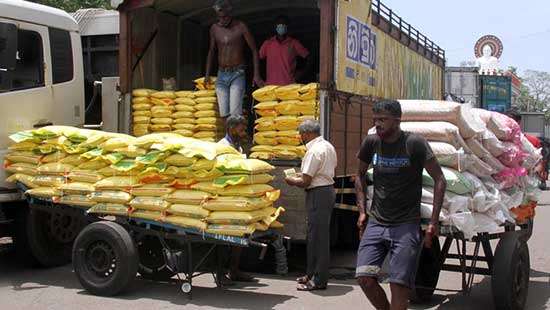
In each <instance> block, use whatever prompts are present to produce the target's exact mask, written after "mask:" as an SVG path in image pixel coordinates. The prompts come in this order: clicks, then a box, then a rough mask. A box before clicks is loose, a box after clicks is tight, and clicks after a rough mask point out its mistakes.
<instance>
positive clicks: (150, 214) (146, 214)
mask: <svg viewBox="0 0 550 310" xmlns="http://www.w3.org/2000/svg"><path fill="white" fill-rule="evenodd" d="M130 218H139V219H144V220H150V221H155V222H160V221H162V219H163V218H164V216H163V215H162V213H160V212H158V211H141V210H138V211H134V212H130Z"/></svg>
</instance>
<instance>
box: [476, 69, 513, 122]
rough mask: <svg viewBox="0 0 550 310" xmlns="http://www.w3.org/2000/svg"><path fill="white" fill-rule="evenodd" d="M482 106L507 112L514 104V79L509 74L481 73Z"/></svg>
mask: <svg viewBox="0 0 550 310" xmlns="http://www.w3.org/2000/svg"><path fill="white" fill-rule="evenodd" d="M480 82H481V106H482V107H483V108H484V109H486V110H489V111H496V112H501V113H505V112H506V111H508V110H509V109H510V107H511V105H512V102H511V101H512V94H511V92H512V81H511V78H510V77H508V76H496V75H481V76H480Z"/></svg>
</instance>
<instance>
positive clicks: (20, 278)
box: [0, 192, 550, 310]
mask: <svg viewBox="0 0 550 310" xmlns="http://www.w3.org/2000/svg"><path fill="white" fill-rule="evenodd" d="M543 203H545V204H547V205H546V206H544V205H543V206H540V207H539V208H538V209H537V217H536V225H535V231H534V233H533V237H532V238H531V240H530V241H529V247H530V254H531V279H530V281H531V282H530V286H529V301H528V305H527V309H530V310H539V309H547V308H550V249H549V244H550V243H549V242H548V241H547V240H548V239H547V238H548V236H550V192H545V193H544V195H543ZM2 243H4V246H2ZM5 243H6V240H5V239H4V240H2V239H0V302H1V303H2V307H1V308H2V309H56V310H57V309H75V310H76V309H132V310H139V309H144V310H145V309H146V310H151V309H181V308H182V306H185V309H357V308H358V307H359V308H361V309H372V307H370V305H369V304H368V302H367V300H366V299H365V297H364V296H363V293H362V292H361V290H360V289H359V287H358V286H357V285H356V284H355V282H354V281H353V280H352V279H347V280H333V281H332V282H331V283H330V286H329V288H328V290H326V291H321V292H316V293H307V292H297V291H296V290H295V283H294V281H293V279H295V276H296V275H295V274H294V275H292V276H288V277H284V278H281V277H277V276H266V275H258V279H259V282H258V283H255V284H253V285H246V286H236V287H233V288H231V289H225V290H219V289H217V288H215V286H214V284H213V281H212V278H211V277H210V276H208V275H204V276H201V277H199V278H197V279H196V280H195V283H194V285H195V287H194V288H193V293H194V295H193V299H192V300H188V299H187V298H186V296H185V295H183V294H182V293H181V291H180V290H179V288H178V286H177V285H175V284H171V283H153V282H149V281H145V280H137V281H136V282H135V284H134V286H133V287H132V288H131V290H130V291H129V292H128V293H126V294H124V295H122V296H117V297H113V298H103V297H96V296H92V295H90V294H88V293H87V292H86V291H84V290H83V289H82V288H81V286H80V284H79V283H78V281H77V279H76V277H75V275H74V274H73V272H72V269H71V267H70V266H65V267H60V268H55V269H48V270H45V269H29V268H25V267H23V266H20V265H18V264H17V262H15V261H14V259H13V258H12V257H11V255H10V254H9V251H5V250H4V251H3V250H1V249H2V248H5ZM353 263H354V253H353V252H352V251H348V252H338V253H335V257H334V259H333V264H334V265H338V266H339V267H351V268H352V267H353ZM344 271H345V269H344ZM334 272H335V273H339V272H340V273H341V272H342V269H340V270H337V269H335V270H334ZM460 281H461V280H460V276H459V275H458V274H455V273H448V272H443V273H442V275H441V277H440V281H439V286H440V287H442V288H447V289H458V288H460V283H461V282H460ZM384 288H385V289H386V290H388V287H387V285H384ZM492 308H493V305H492V297H491V289H490V278H485V277H482V276H478V277H476V279H475V285H474V287H473V290H472V292H471V294H470V295H469V296H464V295H462V294H458V293H445V292H437V293H436V295H435V296H434V298H433V301H432V302H431V303H430V304H427V305H422V306H418V305H414V306H411V309H483V310H488V309H492Z"/></svg>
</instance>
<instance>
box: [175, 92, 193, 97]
mask: <svg viewBox="0 0 550 310" xmlns="http://www.w3.org/2000/svg"><path fill="white" fill-rule="evenodd" d="M175 95H176V97H178V99H179V98H195V92H194V91H192V90H180V91H177V92H175Z"/></svg>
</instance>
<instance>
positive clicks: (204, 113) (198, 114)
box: [194, 110, 217, 118]
mask: <svg viewBox="0 0 550 310" xmlns="http://www.w3.org/2000/svg"><path fill="white" fill-rule="evenodd" d="M216 114H217V113H216V111H212V110H206V111H197V112H195V114H194V116H195V117H196V118H202V117H216Z"/></svg>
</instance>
